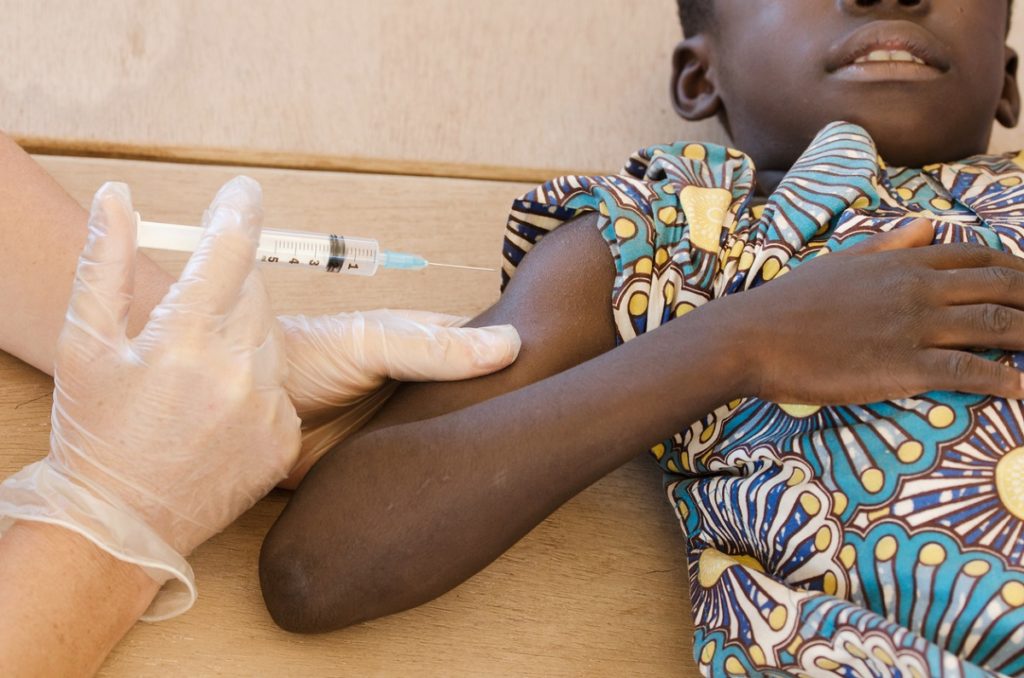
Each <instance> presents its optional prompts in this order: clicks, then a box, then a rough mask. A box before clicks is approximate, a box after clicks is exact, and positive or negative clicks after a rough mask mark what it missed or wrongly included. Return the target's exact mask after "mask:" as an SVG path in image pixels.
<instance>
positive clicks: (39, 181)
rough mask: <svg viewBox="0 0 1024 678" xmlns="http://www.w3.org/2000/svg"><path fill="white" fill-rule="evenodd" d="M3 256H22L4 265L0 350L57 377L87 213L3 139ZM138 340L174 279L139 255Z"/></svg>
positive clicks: (134, 319) (133, 316)
mask: <svg viewBox="0 0 1024 678" xmlns="http://www.w3.org/2000/svg"><path fill="white" fill-rule="evenodd" d="M0 205H3V209H2V210H0V251H3V252H18V256H16V257H8V258H7V259H6V260H5V262H4V265H3V266H0V290H3V294H0V318H3V322H0V350H3V351H6V352H8V353H11V354H12V355H15V356H17V357H18V358H21V359H22V360H24V361H25V362H27V363H29V364H31V365H33V366H35V367H37V368H39V369H41V370H43V371H44V372H47V373H51V372H52V371H53V351H54V347H55V346H56V345H57V335H58V333H59V332H60V328H61V327H62V326H63V324H64V312H65V310H66V309H67V304H68V299H69V297H70V294H71V281H72V279H73V278H74V274H75V264H76V263H77V261H78V254H79V252H81V251H82V244H83V243H84V242H85V234H86V228H85V223H86V217H87V214H86V212H85V210H83V209H82V208H81V206H80V205H79V204H78V203H77V202H75V200H74V199H73V198H72V197H71V196H69V195H68V194H67V193H66V192H65V191H64V190H63V189H62V188H61V187H60V186H59V185H58V184H57V182H56V181H54V180H53V178H52V177H50V176H49V175H48V174H46V172H44V171H43V169H42V168H41V167H40V166H39V165H38V164H37V163H36V162H35V161H34V160H33V159H32V158H31V157H30V156H29V155H28V154H27V153H25V152H24V151H23V150H21V148H19V147H18V145H17V144H16V143H14V141H12V140H11V139H10V138H9V137H7V136H5V135H3V134H0ZM135 277H136V281H135V297H134V300H133V304H132V309H131V313H130V315H129V318H128V323H129V331H130V332H131V333H132V334H134V333H135V331H137V330H138V329H139V328H141V327H142V326H143V325H144V324H145V321H146V318H147V317H148V316H149V312H150V310H151V309H152V308H153V306H155V305H156V303H157V302H158V301H159V300H160V298H161V297H162V296H163V294H164V293H165V292H166V291H167V288H168V286H169V285H170V283H171V281H172V278H171V277H170V276H169V275H168V274H167V273H165V272H164V271H163V270H162V269H160V268H159V267H158V266H157V265H156V264H155V263H153V262H152V261H151V260H150V259H148V258H147V257H145V256H144V255H141V254H139V255H137V259H136V269H135Z"/></svg>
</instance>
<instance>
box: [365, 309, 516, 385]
mask: <svg viewBox="0 0 1024 678" xmlns="http://www.w3.org/2000/svg"><path fill="white" fill-rule="evenodd" d="M363 341H364V344H363V346H362V353H363V355H364V357H365V360H366V367H367V368H368V369H369V370H370V371H371V372H374V373H376V374H379V375H381V376H386V377H389V378H391V379H398V380H403V381H452V380H456V379H469V378H471V377H478V376H481V375H484V374H490V373H491V372H495V371H497V370H499V369H501V368H503V367H505V366H507V365H509V364H510V363H512V361H514V360H515V359H516V357H517V356H518V355H519V349H520V348H521V346H522V342H521V340H520V338H519V333H518V332H517V331H516V330H515V328H514V327H512V326H511V325H496V326H492V327H480V328H471V327H433V326H428V325H423V324H419V323H412V322H409V321H402V322H399V321H398V320H397V319H395V318H391V319H389V321H388V322H387V323H386V324H382V325H380V326H379V327H377V328H376V330H375V331H371V330H370V329H369V328H368V329H367V331H366V333H365V335H364V338H363Z"/></svg>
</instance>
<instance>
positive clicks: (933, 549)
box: [917, 542, 946, 567]
mask: <svg viewBox="0 0 1024 678" xmlns="http://www.w3.org/2000/svg"><path fill="white" fill-rule="evenodd" d="M917 559H918V560H920V561H921V563H922V564H924V565H929V566H932V567H934V566H936V565H941V564H942V563H944V562H946V549H944V548H942V546H941V545H939V544H936V543H935V542H930V543H928V544H925V546H924V548H923V549H921V552H920V553H919V554H917Z"/></svg>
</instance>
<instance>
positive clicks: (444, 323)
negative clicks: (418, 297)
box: [364, 308, 470, 327]
mask: <svg viewBox="0 0 1024 678" xmlns="http://www.w3.org/2000/svg"><path fill="white" fill-rule="evenodd" d="M364 315H368V316H372V317H374V318H376V319H378V320H381V321H383V322H386V321H387V319H388V318H398V319H401V320H409V321H411V322H414V323H421V324H423V325H436V326H438V327H462V326H463V325H465V324H466V323H467V322H469V320H470V319H469V318H468V317H466V316H463V315H449V314H448V313H435V312H434V311H411V310H402V309H399V310H393V309H386V308H382V309H376V310H373V311H365V312H364Z"/></svg>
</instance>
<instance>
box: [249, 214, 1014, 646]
mask: <svg viewBox="0 0 1024 678" xmlns="http://www.w3.org/2000/svg"><path fill="white" fill-rule="evenodd" d="M931 236H932V230H931V227H930V225H928V224H927V223H924V222H922V223H920V224H917V225H915V226H913V227H907V228H906V229H904V230H903V231H901V232H898V233H893V234H886V235H884V236H876V237H875V238H873V239H872V244H870V245H869V246H868V247H862V248H861V249H860V251H859V253H858V254H853V253H851V254H849V255H847V254H843V255H832V256H829V257H824V258H821V259H819V260H817V261H814V262H811V263H809V264H807V265H805V266H803V267H801V268H800V269H798V270H795V271H793V272H791V273H789V274H788V275H786V276H783V277H781V278H779V279H778V280H776V281H773V282H772V283H771V284H770V285H765V286H763V287H760V288H758V289H755V290H752V291H749V292H745V293H743V294H738V295H735V296H732V297H727V298H725V299H722V300H719V301H715V302H712V303H710V304H707V305H705V306H703V307H702V308H699V309H697V310H695V311H693V312H691V313H689V314H687V315H685V316H684V317H682V318H680V319H678V320H675V321H673V322H671V323H669V324H668V325H666V326H664V327H661V328H658V329H656V330H654V331H653V332H650V333H648V334H646V335H643V336H641V337H639V338H637V339H635V340H633V341H631V342H629V343H628V344H625V345H624V346H621V347H619V348H616V349H615V350H614V351H610V350H609V349H611V348H612V345H613V343H614V342H613V337H614V334H613V328H612V324H611V315H610V309H609V307H610V290H611V285H612V277H613V268H612V263H611V258H610V255H609V253H608V248H607V247H606V245H605V244H604V242H603V241H602V239H601V237H600V235H599V234H598V232H597V230H596V229H595V228H594V223H593V220H592V218H587V217H584V218H582V219H579V220H577V221H576V222H575V223H571V224H567V225H565V226H563V227H561V228H560V229H558V230H556V231H555V232H554V233H552V234H550V235H548V236H547V237H546V238H545V239H544V240H543V241H542V242H541V243H540V244H539V245H538V246H537V247H536V248H535V249H534V250H533V251H532V252H531V253H530V254H529V255H528V256H527V257H526V259H525V260H524V261H523V263H522V265H521V266H520V270H519V272H518V274H517V276H516V278H515V279H514V280H513V282H512V284H511V285H510V286H509V288H508V290H507V291H506V293H505V295H504V297H503V298H502V299H501V300H500V302H499V303H498V304H497V305H496V306H495V307H494V308H493V309H491V310H490V311H488V312H487V313H486V314H484V315H483V316H482V317H481V318H479V319H478V320H477V322H480V323H483V322H488V323H491V322H509V323H512V324H514V325H515V326H516V327H517V328H518V329H519V331H520V334H521V335H522V337H523V351H522V353H521V357H520V359H519V360H518V361H517V362H516V363H515V364H513V365H512V366H511V367H509V368H507V369H506V370H504V371H503V372H500V373H498V374H495V375H492V376H489V377H484V378H480V379H476V380H473V381H470V382H460V383H453V384H431V385H414V386H407V387H403V389H402V390H401V391H400V392H399V394H398V395H397V396H396V397H395V398H394V399H393V400H392V401H391V402H390V403H389V404H388V406H387V407H386V408H385V409H384V410H383V411H382V412H381V414H380V415H379V416H378V418H377V419H376V420H375V421H374V422H373V423H372V424H371V428H370V429H367V432H365V433H363V434H362V435H360V436H359V437H357V438H354V439H352V440H350V441H348V442H346V443H345V444H343V445H341V446H340V447H338V448H336V449H335V450H334V451H333V452H331V453H329V454H328V455H327V456H326V457H325V458H324V459H323V460H321V462H320V463H319V464H318V465H317V466H315V467H314V469H313V471H312V472H311V473H310V475H309V477H308V478H307V479H306V481H305V482H304V483H303V484H302V486H301V487H300V488H299V490H298V492H297V493H296V495H295V497H294V498H293V500H292V502H291V503H290V504H289V506H288V508H287V509H286V510H285V512H284V513H283V514H282V515H281V517H280V519H279V521H278V522H277V524H276V525H275V526H274V528H273V529H272V530H271V532H270V534H269V535H268V537H267V540H266V542H265V543H264V546H263V552H262V554H261V561H260V578H261V583H262V586H263V593H264V598H265V600H266V602H267V605H268V608H269V609H270V612H271V614H272V615H273V617H274V619H275V620H276V621H277V622H278V623H279V624H280V625H282V626H283V627H285V628H287V629H289V630H295V631H307V632H308V631H324V630H330V629H334V628H339V627H342V626H345V625H348V624H352V623H356V622H358V621H361V620H365V619H370V618H374V617H378V616H381V615H385V614H390V613H393V612H397V611H400V610H403V609H407V608H409V607H412V606H415V605H417V604H420V603H423V602H425V601H427V600H430V599H432V598H434V597H436V596H438V595H440V594H441V593H444V592H445V591H447V590H449V589H451V588H452V587H454V586H456V585H457V584H459V583H460V582H462V581H464V580H465V579H467V578H468V577H470V576H472V575H473V574H474V573H475V572H477V571H479V570H480V569H481V568H483V567H484V566H486V565H487V564H488V563H489V562H491V561H492V560H493V559H494V558H496V557H497V556H498V555H499V554H501V553H502V552H503V551H504V550H505V549H507V548H508V547H509V546H511V545H512V544H513V543H514V542H515V541H516V540H518V539H519V538H520V537H522V536H523V535H524V534H525V533H526V532H528V531H529V530H530V529H531V528H532V527H534V526H535V525H536V524H537V523H539V522H540V521H541V520H542V519H543V518H544V517H546V516H547V515H548V514H550V513H551V512H552V511H553V510H554V509H555V508H557V507H558V506H559V505H560V504H562V503H563V502H565V501H566V500H568V499H569V498H570V497H572V496H573V495H574V494H576V493H577V492H579V491H580V490H582V489H583V488H585V487H587V486H588V485H590V484H591V483H593V482H594V481H596V480H597V479H599V478H600V477H601V476H603V475H604V474H606V473H608V472H609V471H611V470H613V469H614V468H616V467H618V466H619V465H621V464H622V463H624V462H626V461H627V460H629V459H630V458H632V457H633V456H634V455H636V454H638V453H640V452H642V451H643V450H645V449H647V448H648V446H649V445H651V444H653V443H655V442H658V441H660V440H662V439H664V438H666V437H668V436H670V435H672V434H673V433H674V432H676V431H679V430H681V429H683V428H684V427H685V426H687V425H689V424H690V423H691V422H692V421H694V420H696V419H698V418H700V417H701V416H703V415H704V414H705V413H707V412H709V411H711V410H713V409H714V408H715V407H716V406H717V405H719V404H721V403H723V402H727V401H729V400H731V399H733V398H736V397H740V396H745V395H756V396H759V397H762V398H765V399H768V400H774V401H777V402H806V403H822V404H829V403H843V402H874V401H878V400H884V399H886V398H895V397H903V396H907V395H911V394H915V393H921V392H924V391H928V390H932V389H945V390H961V391H969V392H975V393H993V394H998V395H1003V396H1005V397H1013V398H1020V397H1024V387H1022V382H1021V374H1020V373H1019V372H1018V371H1016V370H1014V369H1012V368H1009V367H1007V366H1005V365H999V364H996V363H992V362H988V361H985V360H983V359H979V358H978V357H977V356H974V355H971V354H970V353H967V352H963V351H959V350H952V349H953V348H955V347H970V346H998V347H1001V348H1008V349H1016V348H1024V313H1022V312H1020V311H1017V310H1015V309H1018V308H1024V262H1022V261H1021V260H1019V259H1015V258H1013V257H1011V256H1009V255H1006V254H1003V253H999V252H995V251H993V250H985V249H984V248H979V247H971V246H960V245H946V246H940V247H921V245H925V244H928V243H930V242H931ZM907 247H916V249H897V248H907ZM887 250H896V251H887ZM951 279H955V280H956V281H957V282H956V284H953V285H951V284H950V283H949V281H950V280H951ZM999 281H1002V283H1000V282H999ZM982 302H991V303H995V304H1005V305H1006V308H1004V309H1003V310H1002V311H1000V312H997V313H993V312H992V311H993V309H994V308H995V307H993V306H986V305H984V304H983V303H982ZM964 304H970V305H964ZM1011 308H1012V309H1014V310H1012V311H1011Z"/></svg>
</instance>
